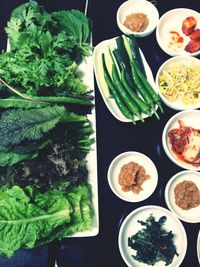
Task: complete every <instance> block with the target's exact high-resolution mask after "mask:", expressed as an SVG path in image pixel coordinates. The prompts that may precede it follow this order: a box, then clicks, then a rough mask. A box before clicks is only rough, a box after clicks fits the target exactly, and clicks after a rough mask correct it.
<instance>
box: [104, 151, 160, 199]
mask: <svg viewBox="0 0 200 267" xmlns="http://www.w3.org/2000/svg"><path fill="white" fill-rule="evenodd" d="M131 161H134V162H136V163H138V164H139V165H142V166H143V167H144V168H145V170H146V173H147V174H148V175H150V179H148V180H146V181H145V182H144V183H143V184H142V188H143V190H142V191H140V193H139V194H135V193H133V192H132V191H129V192H124V191H123V190H122V188H121V185H120V184H119V182H118V177H119V173H120V170H121V168H122V166H123V165H124V164H127V163H129V162H131ZM108 183H109V185H110V188H111V190H112V191H113V193H114V194H115V195H117V196H118V197H119V198H121V199H123V200H125V201H128V202H139V201H143V200H145V199H147V198H148V197H150V195H151V194H152V193H153V192H154V190H155V189H156V186H157V183H158V173H157V169H156V167H155V165H154V163H153V161H152V160H151V159H150V158H148V157H147V156H146V155H144V154H142V153H139V152H135V151H128V152H124V153H122V154H119V155H118V156H117V157H116V158H114V159H113V161H112V162H111V164H110V166H109V169H108Z"/></svg>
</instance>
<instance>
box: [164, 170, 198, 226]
mask: <svg viewBox="0 0 200 267" xmlns="http://www.w3.org/2000/svg"><path fill="white" fill-rule="evenodd" d="M183 181H191V182H193V183H195V185H196V186H197V187H198V189H199V190H200V173H199V172H197V171H182V172H179V173H177V174H175V175H174V176H173V177H172V178H171V179H170V180H169V181H168V183H167V185H166V187H165V202H166V204H167V206H168V208H169V209H170V210H171V211H172V212H174V213H175V214H176V215H177V217H178V218H179V219H181V220H182V221H185V222H188V223H199V222H200V205H199V206H197V207H195V208H191V209H189V210H183V209H181V208H180V207H179V206H178V205H177V204H176V202H175V196H174V188H175V186H176V185H177V184H179V183H181V182H183Z"/></svg>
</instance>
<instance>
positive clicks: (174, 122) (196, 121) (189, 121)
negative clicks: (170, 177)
mask: <svg viewBox="0 0 200 267" xmlns="http://www.w3.org/2000/svg"><path fill="white" fill-rule="evenodd" d="M178 120H182V121H183V122H184V123H185V125H186V126H191V127H193V128H195V129H200V110H185V111H180V112H178V113H176V114H175V115H174V116H173V117H171V118H170V119H169V121H168V122H167V123H166V125H165V127H164V129H163V134H162V145H163V148H164V151H165V153H166V154H167V156H168V157H169V159H170V160H171V161H173V162H174V163H175V164H176V165H177V166H179V167H181V168H183V169H187V170H196V171H200V167H195V166H193V165H192V164H190V163H187V162H185V161H182V160H181V159H179V158H178V157H177V155H176V154H175V153H174V152H173V150H172V145H171V144H170V142H169V137H168V132H169V131H170V130H172V129H175V128H179V123H178Z"/></svg>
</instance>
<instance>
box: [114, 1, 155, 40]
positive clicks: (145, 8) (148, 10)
mask: <svg viewBox="0 0 200 267" xmlns="http://www.w3.org/2000/svg"><path fill="white" fill-rule="evenodd" d="M132 13H144V14H146V15H147V17H148V19H149V23H148V26H147V28H146V29H145V30H144V31H143V32H133V31H131V30H130V29H128V28H127V27H126V26H124V25H123V23H124V21H125V19H126V16H128V15H130V14H132ZM158 21H159V13H158V10H157V8H156V7H155V6H154V5H153V4H152V3H151V2H149V1H146V0H129V1H126V2H124V3H123V4H122V5H121V6H120V7H119V9H118V11H117V25H118V27H119V29H120V30H121V31H122V32H123V33H124V34H126V35H129V34H134V35H135V37H145V36H147V35H149V34H150V33H152V32H153V30H154V29H155V28H156V26H157V23H158Z"/></svg>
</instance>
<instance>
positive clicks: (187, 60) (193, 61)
mask: <svg viewBox="0 0 200 267" xmlns="http://www.w3.org/2000/svg"><path fill="white" fill-rule="evenodd" d="M175 64H184V65H186V66H191V65H196V66H200V60H199V59H198V58H195V57H189V56H175V57H172V58H170V59H168V60H167V61H165V62H164V63H163V64H162V65H161V66H160V68H159V70H158V72H157V74H156V79H155V83H156V87H157V89H158V93H159V96H160V98H161V99H162V101H163V102H164V103H165V105H167V106H168V107H170V108H172V109H174V110H189V109H190V110H191V109H197V108H200V101H199V102H198V103H196V104H190V105H185V104H184V103H182V102H181V101H179V100H176V101H174V102H170V101H169V100H168V99H167V98H166V97H165V96H164V95H163V94H162V92H161V91H160V88H159V78H160V76H161V75H162V73H163V71H166V70H168V69H169V68H170V67H172V66H174V65H175Z"/></svg>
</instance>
